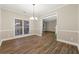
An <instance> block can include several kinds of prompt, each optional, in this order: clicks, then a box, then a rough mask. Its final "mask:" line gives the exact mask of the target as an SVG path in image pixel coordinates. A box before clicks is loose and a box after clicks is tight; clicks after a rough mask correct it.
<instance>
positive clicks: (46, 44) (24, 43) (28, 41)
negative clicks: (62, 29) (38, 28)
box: [0, 32, 79, 54]
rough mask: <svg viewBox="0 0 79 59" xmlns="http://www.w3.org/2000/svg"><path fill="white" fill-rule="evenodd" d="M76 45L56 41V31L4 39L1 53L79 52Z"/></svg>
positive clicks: (0, 49)
mask: <svg viewBox="0 0 79 59" xmlns="http://www.w3.org/2000/svg"><path fill="white" fill-rule="evenodd" d="M78 53H79V52H78V50H77V47H76V46H72V45H69V44H66V43H62V42H58V41H56V36H55V33H54V32H44V33H43V36H42V37H39V36H35V35H33V36H28V37H24V38H18V39H14V40H8V41H4V42H3V43H2V46H1V47H0V54H78Z"/></svg>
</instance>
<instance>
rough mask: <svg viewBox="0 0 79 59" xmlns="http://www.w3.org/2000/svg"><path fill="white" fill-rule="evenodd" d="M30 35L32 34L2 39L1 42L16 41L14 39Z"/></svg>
mask: <svg viewBox="0 0 79 59" xmlns="http://www.w3.org/2000/svg"><path fill="white" fill-rule="evenodd" d="M31 35H32V34H27V35H19V36H15V37H10V38H6V39H3V41H6V40H12V39H16V38H22V37H27V36H31Z"/></svg>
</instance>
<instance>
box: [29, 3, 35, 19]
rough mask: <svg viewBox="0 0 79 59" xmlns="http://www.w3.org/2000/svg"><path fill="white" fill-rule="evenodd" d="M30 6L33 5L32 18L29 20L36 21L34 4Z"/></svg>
mask: <svg viewBox="0 0 79 59" xmlns="http://www.w3.org/2000/svg"><path fill="white" fill-rule="evenodd" d="M32 5H33V16H32V17H30V20H37V17H35V10H34V8H35V4H32Z"/></svg>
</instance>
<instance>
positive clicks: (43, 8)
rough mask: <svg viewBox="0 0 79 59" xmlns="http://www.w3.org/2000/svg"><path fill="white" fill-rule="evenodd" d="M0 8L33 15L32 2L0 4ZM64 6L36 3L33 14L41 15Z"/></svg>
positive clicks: (29, 15)
mask: <svg viewBox="0 0 79 59" xmlns="http://www.w3.org/2000/svg"><path fill="white" fill-rule="evenodd" d="M0 6H1V8H4V9H8V10H12V11H15V12H18V13H22V14H24V15H27V16H28V17H31V16H32V15H33V5H32V4H1V5H0ZM61 6H64V5H63V4H36V5H35V15H36V16H37V17H42V16H44V15H46V14H48V13H50V12H51V11H53V10H55V9H57V8H59V7H61Z"/></svg>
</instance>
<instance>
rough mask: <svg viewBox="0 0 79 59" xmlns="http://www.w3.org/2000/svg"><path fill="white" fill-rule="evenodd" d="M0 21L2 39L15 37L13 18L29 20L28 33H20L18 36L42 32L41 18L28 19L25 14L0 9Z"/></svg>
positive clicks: (0, 36)
mask: <svg viewBox="0 0 79 59" xmlns="http://www.w3.org/2000/svg"><path fill="white" fill-rule="evenodd" d="M0 16H1V17H0V18H2V19H0V21H1V25H0V27H1V31H0V33H1V35H0V38H1V39H2V40H8V39H12V38H17V37H15V19H21V20H28V21H29V22H30V25H29V29H30V30H29V34H26V35H21V36H18V37H23V36H28V35H39V36H41V35H42V34H41V33H42V20H37V21H35V20H29V19H27V17H26V16H25V15H21V14H18V13H15V12H13V11H9V10H5V9H1V12H0Z"/></svg>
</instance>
